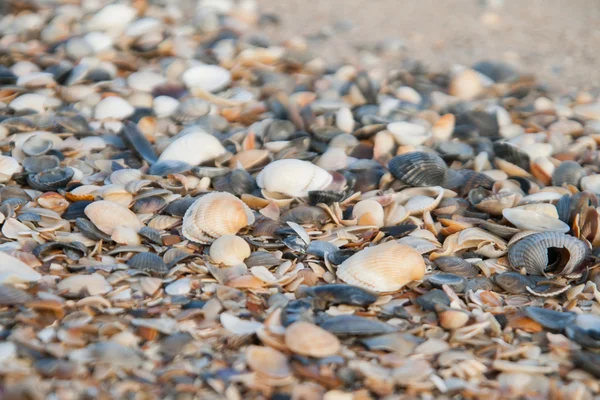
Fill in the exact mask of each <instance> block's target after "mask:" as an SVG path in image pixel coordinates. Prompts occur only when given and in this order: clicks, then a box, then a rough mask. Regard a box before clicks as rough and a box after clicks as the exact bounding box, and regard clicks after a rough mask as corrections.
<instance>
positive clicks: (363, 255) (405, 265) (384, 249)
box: [337, 241, 425, 292]
mask: <svg viewBox="0 0 600 400" xmlns="http://www.w3.org/2000/svg"><path fill="white" fill-rule="evenodd" d="M337 276H338V278H339V279H341V280H342V281H344V282H346V283H349V284H351V285H355V286H358V287H361V288H363V289H367V290H371V291H374V292H395V291H398V290H400V289H402V287H404V286H405V285H406V284H408V283H410V282H412V281H414V280H418V279H422V278H423V276H425V262H424V261H423V257H421V254H419V252H418V251H416V250H415V249H413V248H412V247H409V246H406V245H402V244H399V243H397V242H393V241H392V242H386V243H384V244H380V245H377V246H373V247H368V248H366V249H364V250H361V251H359V252H358V253H356V254H354V255H353V256H352V257H350V258H348V259H347V260H346V261H344V262H343V263H342V264H341V265H340V266H339V267H338V270H337Z"/></svg>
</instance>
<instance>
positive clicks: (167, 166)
mask: <svg viewBox="0 0 600 400" xmlns="http://www.w3.org/2000/svg"><path fill="white" fill-rule="evenodd" d="M190 169H192V166H191V165H190V164H188V163H186V162H184V161H177V160H165V161H159V162H157V163H155V164H152V166H151V167H150V168H149V169H148V175H157V176H167V175H169V174H180V173H183V172H186V171H189V170H190Z"/></svg>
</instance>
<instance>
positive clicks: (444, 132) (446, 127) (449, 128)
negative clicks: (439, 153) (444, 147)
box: [431, 114, 456, 140]
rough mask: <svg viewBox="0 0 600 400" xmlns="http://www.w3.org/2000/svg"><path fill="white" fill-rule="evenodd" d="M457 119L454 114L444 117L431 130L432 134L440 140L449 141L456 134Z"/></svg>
mask: <svg viewBox="0 0 600 400" xmlns="http://www.w3.org/2000/svg"><path fill="white" fill-rule="evenodd" d="M455 124H456V117H455V116H454V114H445V115H442V116H441V117H440V118H439V119H438V120H437V121H436V123H435V124H434V125H433V127H432V128H431V133H432V134H433V136H435V137H436V138H438V139H441V140H448V139H450V136H452V132H454V125H455Z"/></svg>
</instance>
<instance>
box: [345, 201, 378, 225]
mask: <svg viewBox="0 0 600 400" xmlns="http://www.w3.org/2000/svg"><path fill="white" fill-rule="evenodd" d="M384 217H385V215H384V211H383V207H382V206H381V204H380V203H378V202H377V201H375V200H362V201H359V202H358V203H356V204H355V205H354V208H353V209H352V218H353V219H354V218H356V219H358V225H366V226H376V227H378V228H381V227H382V226H383V225H384Z"/></svg>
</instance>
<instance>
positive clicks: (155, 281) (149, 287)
mask: <svg viewBox="0 0 600 400" xmlns="http://www.w3.org/2000/svg"><path fill="white" fill-rule="evenodd" d="M161 286H162V279H160V278H153V277H150V276H145V277H143V278H142V279H140V288H141V289H142V291H143V292H144V293H146V294H148V295H153V294H154V293H156V291H157V290H158V289H160V287H161Z"/></svg>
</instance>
